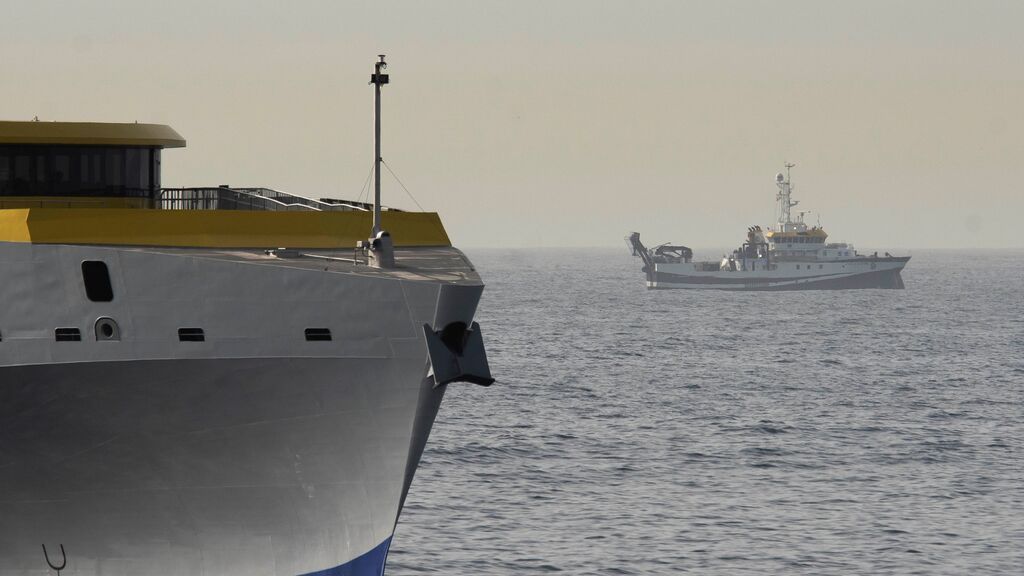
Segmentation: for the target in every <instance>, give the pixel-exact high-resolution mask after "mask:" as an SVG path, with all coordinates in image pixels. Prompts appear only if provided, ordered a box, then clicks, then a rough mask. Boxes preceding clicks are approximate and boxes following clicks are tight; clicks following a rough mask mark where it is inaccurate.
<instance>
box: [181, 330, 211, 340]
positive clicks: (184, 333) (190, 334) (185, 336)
mask: <svg viewBox="0 0 1024 576" xmlns="http://www.w3.org/2000/svg"><path fill="white" fill-rule="evenodd" d="M178 340H180V341H182V342H205V341H206V335H205V334H203V329H202V328H178Z"/></svg>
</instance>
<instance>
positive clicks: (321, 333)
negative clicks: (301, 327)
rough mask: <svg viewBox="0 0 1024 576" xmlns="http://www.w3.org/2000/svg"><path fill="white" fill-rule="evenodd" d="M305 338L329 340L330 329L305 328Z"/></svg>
mask: <svg viewBox="0 0 1024 576" xmlns="http://www.w3.org/2000/svg"><path fill="white" fill-rule="evenodd" d="M306 340H307V341H309V342H328V341H330V340H331V329H330V328H306Z"/></svg>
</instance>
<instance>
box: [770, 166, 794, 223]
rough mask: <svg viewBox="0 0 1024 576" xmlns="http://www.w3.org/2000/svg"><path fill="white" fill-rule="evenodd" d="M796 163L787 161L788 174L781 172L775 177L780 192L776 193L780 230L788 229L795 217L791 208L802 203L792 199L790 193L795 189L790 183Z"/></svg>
mask: <svg viewBox="0 0 1024 576" xmlns="http://www.w3.org/2000/svg"><path fill="white" fill-rule="evenodd" d="M794 166H796V164H793V163H790V162H786V175H785V176H783V175H782V174H779V175H777V176H776V177H775V185H776V186H778V187H779V192H778V194H776V195H775V199H776V200H778V201H779V231H780V232H785V231H787V229H788V228H787V227H788V226H790V225H792V224H793V217H792V212H791V209H792V208H793V206H796V205H797V204H799V203H800V201H799V200H797V201H793V200H791V199H790V194H791V193H792V191H793V186H792V184H790V179H789V171H790V169H791V168H793V167H794Z"/></svg>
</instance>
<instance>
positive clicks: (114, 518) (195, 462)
mask: <svg viewBox="0 0 1024 576" xmlns="http://www.w3.org/2000/svg"><path fill="white" fill-rule="evenodd" d="M344 255H345V254H339V255H335V254H328V256H331V257H332V258H333V257H335V256H344ZM348 255H349V256H350V255H351V252H350V251H349V253H348ZM398 256H399V263H400V264H402V265H401V266H400V267H399V269H397V270H396V271H394V272H393V273H392V272H386V271H378V270H374V269H368V268H367V267H366V266H354V265H351V264H346V263H345V262H344V261H342V260H340V259H333V260H318V259H313V258H301V259H293V260H280V259H275V258H272V257H269V256H267V255H265V254H263V253H262V251H250V252H245V251H210V250H204V251H199V250H187V249H180V250H170V249H165V250H149V249H118V248H104V247H92V246H60V245H31V244H4V243H0V271H3V272H4V273H5V282H3V283H0V299H2V301H3V302H5V306H4V307H2V308H0V335H2V339H0V576H22V575H39V576H42V575H44V574H46V575H52V574H54V573H55V572H54V570H53V569H51V568H50V567H49V566H48V565H47V556H49V560H50V561H51V562H53V563H55V564H56V565H58V566H59V565H60V564H61V563H62V561H63V560H64V557H65V554H66V567H65V568H64V570H63V571H62V572H61V573H62V574H64V575H82V576H85V575H90V576H91V575H104V576H129V575H131V576H156V575H161V576H186V575H188V576H194V575H204V576H214V575H216V576H220V575H227V576H236V575H237V576H242V575H245V576H252V575H266V576H297V575H301V574H316V575H320V576H328V575H330V576H339V575H346V576H364V575H366V576H380V574H381V572H382V570H383V568H384V564H385V560H386V555H387V550H388V546H389V543H390V539H391V536H392V534H393V533H394V528H395V523H396V522H397V519H398V516H399V514H400V511H401V507H402V503H403V501H404V499H405V496H406V494H407V493H408V491H409V488H410V484H411V481H412V478H413V474H414V472H415V469H416V467H417V465H418V463H419V458H420V455H421V454H422V451H423V448H424V445H425V443H426V441H427V437H428V435H429V432H430V429H431V426H432V424H433V420H434V417H435V415H436V413H437V410H438V408H439V406H440V403H441V399H442V396H443V393H444V389H445V387H443V386H440V387H437V386H435V382H434V379H433V378H431V377H430V376H429V361H428V354H427V349H426V345H425V340H424V329H423V326H424V325H425V324H426V325H428V326H429V327H431V328H432V329H434V330H442V329H443V328H445V327H446V326H449V325H452V324H458V325H469V324H470V323H471V322H472V319H473V316H474V313H475V310H476V306H477V302H478V301H479V298H480V294H481V291H482V290H483V286H482V285H481V284H480V282H479V278H478V277H477V276H476V275H475V272H474V271H473V270H472V268H471V267H470V266H469V264H468V262H467V261H466V260H465V258H464V257H463V256H462V255H461V253H459V252H458V251H457V250H454V249H440V248H439V249H423V250H407V251H399V254H398ZM85 260H100V261H103V262H105V263H106V265H107V267H108V268H109V271H110V277H111V284H112V286H113V291H114V294H115V296H114V298H113V300H112V301H109V302H105V301H104V302H97V301H92V300H90V299H89V298H87V295H86V291H85V290H84V288H83V279H82V273H81V262H83V261H85ZM101 320H102V321H108V320H112V321H115V322H116V323H117V324H118V325H119V332H118V334H117V338H115V339H112V340H106V341H104V340H102V338H101V334H100V332H99V331H98V328H97V326H99V324H98V323H99V322H100V321H101ZM181 327H198V328H202V329H203V330H204V332H205V337H204V338H203V339H202V340H200V341H183V340H181V339H180V338H179V337H178V329H179V328H181ZM309 328H317V329H328V330H330V334H331V338H329V339H328V340H326V341H311V340H309V339H308V338H306V337H304V331H305V330H306V329H309ZM68 329H76V330H78V331H79V333H80V335H81V338H80V339H75V340H72V341H61V340H60V339H59V338H58V337H57V334H59V333H60V331H61V330H64V331H66V330H68ZM44 546H45V547H46V556H44V551H43V547H44ZM61 549H63V550H64V553H62V552H61Z"/></svg>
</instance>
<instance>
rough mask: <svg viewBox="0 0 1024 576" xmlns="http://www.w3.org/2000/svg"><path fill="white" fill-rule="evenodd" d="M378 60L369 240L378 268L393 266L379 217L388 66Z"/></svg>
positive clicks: (391, 250)
mask: <svg viewBox="0 0 1024 576" xmlns="http://www.w3.org/2000/svg"><path fill="white" fill-rule="evenodd" d="M379 58H380V60H379V61H377V62H376V63H375V64H374V65H373V74H372V75H370V84H373V95H374V108H373V171H374V182H373V231H372V233H371V238H370V242H369V246H370V255H371V256H372V257H373V265H374V266H376V267H378V268H394V266H395V249H394V244H393V243H392V240H391V235H390V234H388V233H387V232H386V231H384V229H383V228H382V226H381V221H380V220H381V218H380V210H381V207H380V162H381V156H380V87H381V86H383V85H384V84H387V83H388V75H387V74H384V73H383V72H382V70H384V69H385V68H387V67H388V65H387V63H386V62H384V55H383V54H381V55H380V56H379Z"/></svg>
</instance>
